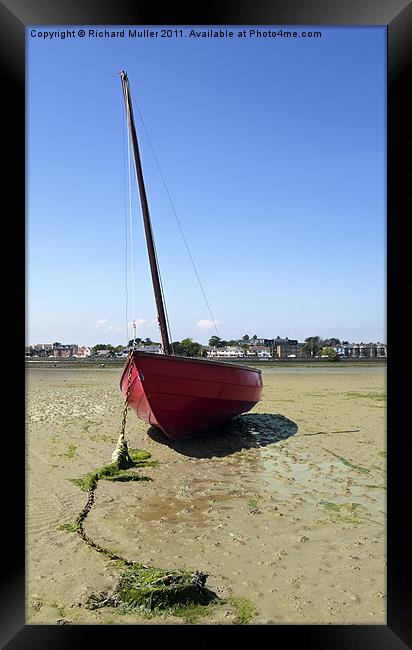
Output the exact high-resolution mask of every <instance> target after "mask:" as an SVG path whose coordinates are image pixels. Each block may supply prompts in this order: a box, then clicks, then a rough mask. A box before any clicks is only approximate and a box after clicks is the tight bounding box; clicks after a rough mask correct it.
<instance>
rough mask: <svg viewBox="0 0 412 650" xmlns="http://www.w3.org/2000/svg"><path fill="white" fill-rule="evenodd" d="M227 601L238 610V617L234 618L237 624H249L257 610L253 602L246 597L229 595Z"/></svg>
mask: <svg viewBox="0 0 412 650" xmlns="http://www.w3.org/2000/svg"><path fill="white" fill-rule="evenodd" d="M227 602H228V603H229V604H230V605H233V607H234V608H235V610H236V618H235V620H234V623H235V625H247V624H248V623H249V621H250V619H251V618H253V616H254V615H255V614H257V611H256V610H255V608H254V606H253V605H252V603H251V602H250V601H249V600H247V599H246V598H239V597H237V596H229V598H228V599H227Z"/></svg>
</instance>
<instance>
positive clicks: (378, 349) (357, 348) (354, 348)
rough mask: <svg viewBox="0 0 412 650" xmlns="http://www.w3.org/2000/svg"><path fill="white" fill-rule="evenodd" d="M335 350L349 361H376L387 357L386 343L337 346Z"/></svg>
mask: <svg viewBox="0 0 412 650" xmlns="http://www.w3.org/2000/svg"><path fill="white" fill-rule="evenodd" d="M334 350H336V352H337V353H338V354H339V356H341V357H345V358H348V359H376V358H380V359H382V358H386V357H387V347H386V345H385V343H379V342H378V343H348V344H340V345H337V346H336V347H335V348H334Z"/></svg>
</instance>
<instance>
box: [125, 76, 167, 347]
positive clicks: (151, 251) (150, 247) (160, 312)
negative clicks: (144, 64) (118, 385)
mask: <svg viewBox="0 0 412 650" xmlns="http://www.w3.org/2000/svg"><path fill="white" fill-rule="evenodd" d="M120 78H121V81H122V87H123V97H124V103H125V107H126V114H127V121H128V124H129V131H130V137H131V140H132V145H133V154H134V163H135V170H136V177H137V182H138V185H139V194H140V204H141V206H142V216H143V225H144V231H145V235H146V244H147V252H148V255H149V264H150V272H151V274H152V283H153V290H154V295H155V301H156V307H157V317H158V321H159V326H160V334H161V337H162V345H163V351H164V353H165V354H171V346H170V343H169V337H168V334H167V324H166V316H165V308H164V304H163V297H162V290H161V286H160V279H159V269H158V266H157V260H156V254H155V248H154V242H153V232H152V224H151V222H150V215H149V208H148V205H147V198H146V189H145V185H144V180H143V172H142V165H141V162H140V154H139V147H138V144H137V135H136V128H135V125H134V118H133V109H132V103H131V99H130V95H129V80H128V78H127V74H126V72H125V71H124V70H122V71H121V73H120Z"/></svg>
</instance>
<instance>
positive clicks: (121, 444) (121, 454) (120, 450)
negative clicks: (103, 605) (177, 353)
mask: <svg viewBox="0 0 412 650" xmlns="http://www.w3.org/2000/svg"><path fill="white" fill-rule="evenodd" d="M135 348H136V341H135V340H134V341H133V348H132V350H131V351H130V354H129V370H128V375H127V389H126V396H125V400H124V409H123V419H122V426H121V431H120V436H119V439H118V441H117V445H116V449H115V451H114V452H113V457H112V458H113V460H114V461H115V462H118V463H119V465H120V464H122V462H125V461H126V462H127V461H130V458H129V453H128V450H127V443H126V440H125V437H124V433H125V429H126V419H127V409H128V405H129V396H130V388H131V384H132V372H133V352H134V350H135ZM99 478H100V476H99V475H97V477H96V480H95V481H94V483H93V485H92V486H91V487H90V488H89V490H88V492H89V496H88V498H87V503H86V505H85V506H84V508H83V510H82V511H81V512H80V514H79V516H78V517H77V519H76V525H77V532H78V534H79V536H80V537H81V538H82V539H83V540H84V541H85V542H86V544H88V545H89V546H91V547H93V548H95V549H96V551H98V552H99V553H103V554H104V555H107V556H108V557H110V558H111V559H112V560H123V562H125V564H128V565H133V564H134V563H133V562H131V561H130V560H127V559H125V558H123V557H122V556H121V555H117V554H116V553H112V551H110V550H109V549H106V548H103V547H102V546H99V544H96V543H95V542H94V541H93V540H92V539H90V537H88V536H87V535H86V533H85V532H84V528H83V521H84V520H85V519H86V517H87V515H88V514H89V512H90V510H91V509H92V506H93V504H94V492H95V490H96V487H97V482H98V480H99Z"/></svg>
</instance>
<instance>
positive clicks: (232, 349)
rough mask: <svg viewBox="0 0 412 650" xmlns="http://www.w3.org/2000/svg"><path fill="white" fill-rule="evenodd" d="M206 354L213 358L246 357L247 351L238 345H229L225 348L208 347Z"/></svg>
mask: <svg viewBox="0 0 412 650" xmlns="http://www.w3.org/2000/svg"><path fill="white" fill-rule="evenodd" d="M206 356H207V357H209V358H211V359H213V358H219V357H225V358H227V357H232V358H233V357H237V358H239V357H244V356H245V353H244V351H243V350H242V348H241V347H239V346H236V345H228V346H226V347H225V348H207V349H206Z"/></svg>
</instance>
